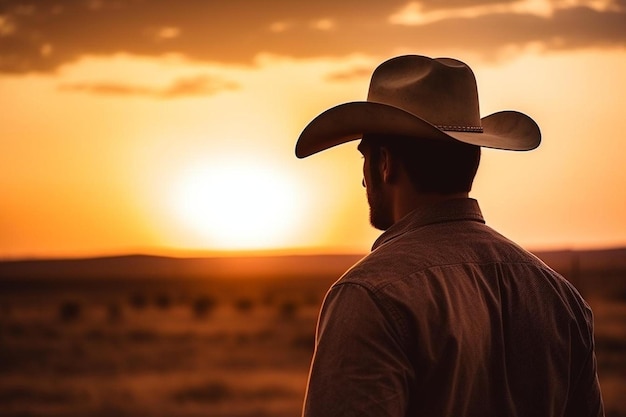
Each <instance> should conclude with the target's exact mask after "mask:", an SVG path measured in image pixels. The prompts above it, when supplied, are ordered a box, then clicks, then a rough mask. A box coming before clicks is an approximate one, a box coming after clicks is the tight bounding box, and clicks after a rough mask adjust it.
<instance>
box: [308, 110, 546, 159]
mask: <svg viewBox="0 0 626 417" xmlns="http://www.w3.org/2000/svg"><path fill="white" fill-rule="evenodd" d="M481 121H482V127H483V132H482V133H478V132H456V131H444V130H441V129H439V128H437V127H436V126H434V125H432V124H430V123H428V122H427V121H425V120H423V119H421V118H419V117H417V116H415V115H414V114H412V113H409V112H407V111H405V110H402V109H400V108H398V107H394V106H390V105H388V104H383V103H376V102H371V101H356V102H351V103H344V104H340V105H338V106H335V107H332V108H330V109H328V110H326V111H325V112H323V113H321V114H320V115H319V116H317V117H316V118H314V119H313V120H312V121H311V122H310V123H309V124H308V125H307V126H306V127H305V128H304V130H303V131H302V133H301V134H300V137H299V138H298V141H297V142H296V156H297V157H298V158H305V157H307V156H310V155H312V154H314V153H317V152H320V151H323V150H325V149H328V148H331V147H333V146H336V145H340V144H342V143H345V142H349V141H352V140H357V139H360V138H361V137H362V136H363V134H366V133H372V134H388V135H403V136H415V137H419V138H425V139H441V140H451V139H452V140H457V141H460V142H464V143H469V144H472V145H478V146H484V147H487V148H495V149H504V150H512V151H528V150H531V149H534V148H536V147H537V146H539V144H540V143H541V131H540V130H539V126H537V123H535V121H534V120H533V119H531V118H530V117H528V116H527V115H525V114H523V113H520V112H517V111H513V110H506V111H501V112H497V113H493V114H491V115H489V116H486V117H483V118H482V119H481Z"/></svg>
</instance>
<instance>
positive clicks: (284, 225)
mask: <svg viewBox="0 0 626 417" xmlns="http://www.w3.org/2000/svg"><path fill="white" fill-rule="evenodd" d="M177 187H178V188H177V189H176V190H175V197H174V201H173V204H174V207H175V210H176V214H177V215H178V216H179V218H180V219H181V220H182V222H183V223H184V224H185V225H186V226H187V227H189V228H190V229H193V230H194V232H195V233H196V234H199V235H201V237H203V238H205V239H206V240H207V242H206V243H207V244H209V245H216V244H217V245H219V247H222V248H227V249H265V248H272V247H276V246H279V245H281V244H284V243H285V240H286V239H287V237H288V236H287V235H288V234H289V232H290V230H292V229H293V227H294V223H295V221H296V218H297V215H298V207H297V203H298V202H297V199H296V198H294V189H293V187H292V184H290V183H289V180H288V177H287V176H286V175H280V174H279V173H278V172H277V171H274V170H272V168H271V167H266V166H251V165H249V164H244V163H241V162H230V163H228V162H227V161H224V160H220V161H219V165H213V166H203V167H196V168H192V169H188V170H187V171H185V172H184V173H183V175H182V176H181V177H180V181H179V182H178V184H177Z"/></svg>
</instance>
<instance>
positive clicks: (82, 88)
mask: <svg viewBox="0 0 626 417" xmlns="http://www.w3.org/2000/svg"><path fill="white" fill-rule="evenodd" d="M238 88H239V85H238V84H237V83H235V82H233V81H228V80H223V79H220V78H216V77H209V76H207V75H197V76H194V77H185V78H179V79H176V80H174V81H172V82H171V83H170V84H169V85H167V86H165V87H154V86H141V85H131V84H123V83H118V82H80V83H67V84H62V85H61V86H60V87H59V89H61V90H63V91H78V92H86V93H91V94H103V95H121V96H147V97H154V98H161V99H170V98H182V97H194V96H212V95H215V94H218V93H221V92H224V91H229V90H236V89H238Z"/></svg>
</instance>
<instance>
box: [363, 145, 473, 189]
mask: <svg viewBox="0 0 626 417" xmlns="http://www.w3.org/2000/svg"><path fill="white" fill-rule="evenodd" d="M363 142H365V144H367V146H369V147H370V150H371V151H370V158H371V164H370V166H375V164H377V163H378V161H379V156H380V148H382V147H384V148H386V149H387V150H388V151H389V152H390V154H391V155H392V158H397V160H399V161H400V163H401V164H402V165H403V166H404V168H405V170H406V172H407V174H408V176H409V179H410V181H411V183H412V184H413V187H415V189H416V190H417V191H419V192H423V193H437V194H450V193H458V192H469V191H470V190H471V189H472V183H473V181H474V177H475V176H476V171H477V170H478V165H479V163H480V146H476V145H470V144H467V143H463V142H458V141H455V140H449V141H445V140H433V139H421V138H415V137H409V136H392V135H372V134H366V135H364V136H363Z"/></svg>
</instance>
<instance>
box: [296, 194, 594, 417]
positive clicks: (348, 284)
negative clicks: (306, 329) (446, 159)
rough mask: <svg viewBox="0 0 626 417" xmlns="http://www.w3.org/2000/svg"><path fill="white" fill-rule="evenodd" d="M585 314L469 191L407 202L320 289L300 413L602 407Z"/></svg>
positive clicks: (523, 412)
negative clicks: (403, 211) (410, 207)
mask: <svg viewBox="0 0 626 417" xmlns="http://www.w3.org/2000/svg"><path fill="white" fill-rule="evenodd" d="M592 320H593V318H592V313H591V309H590V308H589V306H588V305H587V303H585V301H584V300H583V299H582V297H581V296H580V294H579V293H578V292H577V291H576V289H575V288H574V287H573V286H572V285H571V284H570V283H569V282H567V281H566V280H565V279H564V278H563V277H561V276H560V275H558V274H557V273H556V272H554V271H553V270H552V269H550V268H549V267H548V266H546V265H545V264H544V263H543V262H541V261H540V260H539V259H538V258H536V257H535V256H533V255H532V254H530V253H529V252H527V251H525V250H524V249H522V248H520V247H519V246H517V245H516V244H515V243H513V242H511V241H510V240H508V239H506V238H505V237H503V236H502V235H500V234H498V233H497V232H496V231H494V230H493V229H491V228H490V227H488V226H487V225H485V223H484V220H483V217H482V215H481V212H480V209H479V207H478V203H477V202H476V201H475V200H473V199H458V200H451V201H448V202H445V203H443V204H441V205H438V206H436V207H432V208H429V209H418V210H416V211H414V212H412V213H410V214H409V215H407V216H406V217H404V218H403V219H401V220H400V221H399V222H397V223H396V224H394V225H393V226H392V227H391V228H389V229H388V230H387V231H386V232H384V233H383V234H382V235H381V236H380V238H379V239H377V241H376V242H375V244H374V247H373V250H372V252H371V253H370V254H369V255H368V256H367V257H365V258H364V259H362V260H361V261H360V262H359V263H357V264H356V265H355V266H354V267H352V268H351V269H350V270H349V271H348V272H346V273H345V274H344V275H343V276H342V277H341V278H340V279H339V280H338V281H337V282H336V283H335V284H334V285H333V286H332V287H331V288H330V290H329V292H328V293H327V295H326V298H325V300H324V304H323V306H322V309H321V312H320V318H319V322H318V329H317V336H316V349H315V354H314V358H313V361H312V364H311V371H310V375H309V383H308V387H307V394H306V399H305V404H304V416H306V417H333V416H376V417H384V416H394V417H400V416H433V417H434V416H437V417H439V416H454V417H463V416H507V417H516V416H517V417H528V416H602V415H603V413H604V412H603V406H602V399H601V394H600V388H599V384H598V379H597V374H596V359H595V353H594V341H593V323H592Z"/></svg>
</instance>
